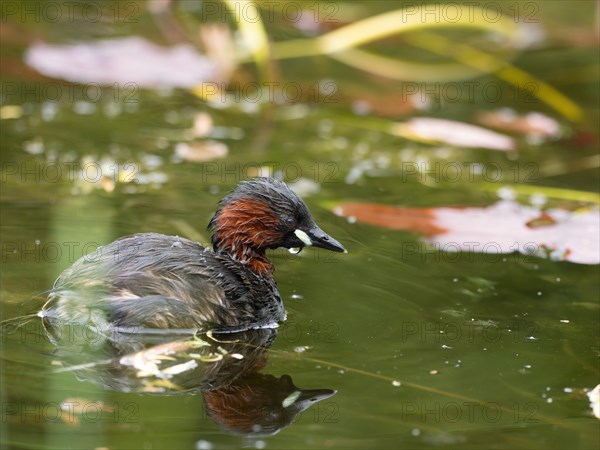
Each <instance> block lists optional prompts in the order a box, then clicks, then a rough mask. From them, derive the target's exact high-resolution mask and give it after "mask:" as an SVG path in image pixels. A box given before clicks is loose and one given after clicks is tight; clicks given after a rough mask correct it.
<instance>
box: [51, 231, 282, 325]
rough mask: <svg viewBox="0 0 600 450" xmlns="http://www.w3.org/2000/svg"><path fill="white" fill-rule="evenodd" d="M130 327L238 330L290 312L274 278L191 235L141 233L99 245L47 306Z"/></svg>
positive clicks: (72, 317)
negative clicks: (208, 247) (286, 311)
mask: <svg viewBox="0 0 600 450" xmlns="http://www.w3.org/2000/svg"><path fill="white" fill-rule="evenodd" d="M42 315H43V316H44V317H52V318H54V319H58V320H61V321H65V322H77V323H86V322H88V321H90V320H93V321H96V322H103V321H106V323H107V324H108V325H110V326H116V327H123V328H178V329H194V328H211V329H218V330H227V331H234V330H240V329H248V328H259V327H267V326H273V325H274V324H275V323H276V322H278V321H281V320H284V319H285V313H284V311H283V306H282V303H281V298H280V296H279V293H278V291H277V288H276V286H275V283H274V281H273V280H272V278H271V279H266V278H264V277H259V276H257V275H256V274H254V273H253V272H252V271H251V270H249V269H248V268H247V267H246V266H245V265H243V264H240V263H239V262H237V261H234V260H233V259H231V258H230V257H228V256H226V255H220V254H215V253H214V252H212V251H211V250H209V249H206V248H204V247H203V246H201V245H200V244H198V243H196V242H192V241H190V240H188V239H184V238H180V237H175V236H166V235H161V234H156V233H145V234H137V235H133V236H127V237H124V238H121V239H119V240H117V241H115V242H113V243H111V244H109V245H107V246H105V247H99V248H98V249H97V250H96V251H95V252H94V253H91V254H89V255H87V256H85V257H83V258H81V259H79V260H78V261H77V262H76V263H75V264H74V265H73V266H71V267H70V268H69V269H67V270H65V271H64V272H63V273H62V274H61V275H60V277H59V278H58V279H57V280H56V283H55V285H54V288H53V290H52V292H51V294H50V296H49V300H48V302H47V303H46V305H45V307H44V311H43V313H42Z"/></svg>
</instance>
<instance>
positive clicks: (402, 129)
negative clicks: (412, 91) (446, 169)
mask: <svg viewBox="0 0 600 450" xmlns="http://www.w3.org/2000/svg"><path fill="white" fill-rule="evenodd" d="M392 133H394V134H396V135H398V136H402V137H404V138H406V139H411V140H416V141H424V142H441V143H445V144H448V145H452V146H456V147H468V148H486V149H489V150H500V151H505V152H507V151H511V150H515V148H516V145H515V142H514V140H513V139H512V138H511V137H510V136H506V135H504V134H500V133H496V132H495V131H491V130H488V129H486V128H482V127H478V126H476V125H471V124H468V123H463V122H457V121H454V120H446V119H435V118H430V117H416V118H413V119H410V120H408V121H406V122H402V123H397V124H394V125H393V126H392Z"/></svg>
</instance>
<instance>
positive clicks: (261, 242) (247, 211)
mask: <svg viewBox="0 0 600 450" xmlns="http://www.w3.org/2000/svg"><path fill="white" fill-rule="evenodd" d="M277 225H278V220H277V218H276V217H275V216H274V215H273V213H272V212H271V210H270V208H269V206H268V205H267V204H266V203H265V202H263V201H261V200H256V199H251V198H246V197H242V198H237V199H231V200H229V201H228V202H227V203H226V204H225V205H223V207H222V208H221V209H220V210H219V211H217V214H216V215H215V217H214V218H213V220H212V221H211V228H212V231H213V236H212V242H213V247H214V251H215V252H221V253H225V254H227V255H228V256H230V257H231V258H232V259H234V260H236V261H238V262H240V263H242V264H245V265H247V266H248V267H249V268H250V270H252V271H253V272H254V273H256V274H257V275H260V276H263V277H267V278H271V277H272V276H273V272H274V271H275V269H274V267H273V265H272V264H271V262H270V261H269V259H268V258H267V256H266V254H265V252H266V249H267V248H269V247H271V246H272V245H273V244H274V243H276V242H277V241H278V238H279V232H278V231H277Z"/></svg>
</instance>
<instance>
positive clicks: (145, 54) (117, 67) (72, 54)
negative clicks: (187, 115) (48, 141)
mask: <svg viewBox="0 0 600 450" xmlns="http://www.w3.org/2000/svg"><path fill="white" fill-rule="evenodd" d="M25 62H26V63H27V64H28V65H29V66H30V67H32V68H34V69H36V70H37V71H38V72H40V73H41V74H43V75H46V76H49V77H53V78H59V79H63V80H68V81H72V82H75V83H94V84H101V85H110V86H112V85H114V84H115V83H118V84H120V85H121V87H123V88H124V87H126V86H136V87H140V88H151V89H155V88H192V87H194V86H197V85H199V84H201V83H205V82H212V81H214V80H215V74H216V70H217V67H216V64H215V62H214V61H212V60H211V59H210V58H208V57H207V56H205V55H202V54H200V53H198V51H197V50H196V49H195V48H194V47H193V46H192V45H189V44H178V45H174V46H172V47H161V46H159V45H156V44H154V43H153V42H150V41H147V40H146V39H144V38H141V37H138V36H131V37H126V38H118V39H106V40H97V41H92V42H80V43H76V44H64V45H52V44H46V43H36V44H33V45H32V46H30V47H29V48H28V49H27V52H26V53H25Z"/></svg>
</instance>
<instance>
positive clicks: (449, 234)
mask: <svg viewBox="0 0 600 450" xmlns="http://www.w3.org/2000/svg"><path fill="white" fill-rule="evenodd" d="M334 212H335V213H336V214H338V215H341V216H344V217H347V218H348V219H349V221H351V222H354V221H358V222H363V223H368V224H370V225H375V226H379V227H384V228H389V229H393V230H407V231H416V232H419V233H421V234H423V235H425V237H426V238H427V242H429V243H430V244H431V245H433V246H434V247H435V248H438V249H440V250H443V251H448V252H457V251H466V252H475V253H488V254H501V253H513V252H519V253H522V254H524V255H527V256H532V255H535V256H541V257H548V258H550V259H553V260H557V261H570V262H575V263H580V264H600V211H599V210H598V209H597V208H591V209H586V210H582V211H575V212H573V211H568V210H565V209H559V208H556V209H549V210H546V211H543V212H542V211H540V210H539V209H538V208H535V207H532V206H526V205H521V204H519V203H517V202H515V201H509V200H505V201H500V202H498V203H495V204H493V205H490V206H487V207H462V208H461V207H452V208H449V207H440V208H405V207H395V206H389V205H380V204H373V203H343V204H340V205H338V206H337V207H336V208H334Z"/></svg>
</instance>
